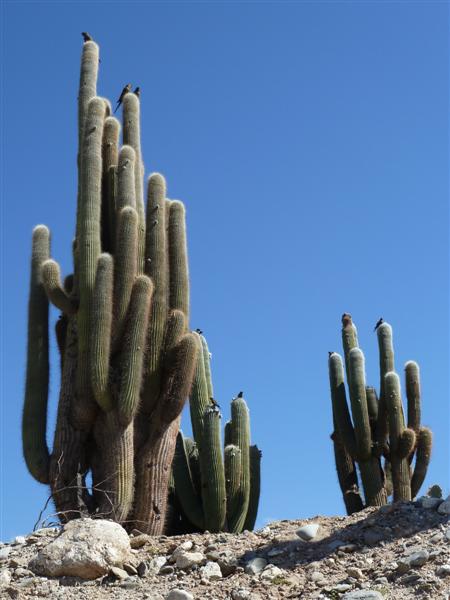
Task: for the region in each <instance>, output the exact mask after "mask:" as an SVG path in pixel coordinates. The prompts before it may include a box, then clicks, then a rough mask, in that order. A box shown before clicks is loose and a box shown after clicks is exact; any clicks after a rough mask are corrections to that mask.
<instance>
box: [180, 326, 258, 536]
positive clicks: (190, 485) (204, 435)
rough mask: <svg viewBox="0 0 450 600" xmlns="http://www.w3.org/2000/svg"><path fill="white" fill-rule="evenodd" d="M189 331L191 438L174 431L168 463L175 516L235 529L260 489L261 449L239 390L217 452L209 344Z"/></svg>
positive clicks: (253, 511)
mask: <svg viewBox="0 0 450 600" xmlns="http://www.w3.org/2000/svg"><path fill="white" fill-rule="evenodd" d="M193 335H194V336H195V339H196V344H197V349H198V355H197V364H196V369H195V377H194V382H193V386H192V391H191V395H190V402H189V406H190V414H191V423H192V431H193V435H194V440H195V441H194V440H191V439H190V438H184V437H183V435H182V434H181V432H180V434H179V436H178V440H177V451H176V453H175V459H174V463H173V467H172V469H173V476H174V482H175V494H176V497H177V500H178V503H179V505H180V508H181V516H180V519H181V520H185V521H187V522H188V523H190V524H191V526H192V527H193V528H194V529H197V530H199V531H204V530H205V529H206V530H208V531H231V532H233V533H237V532H240V531H242V530H243V529H244V528H247V529H253V527H254V525H255V521H256V516H257V512H258V503H259V494H260V462H261V452H260V451H259V450H258V448H257V446H250V422H249V414H248V408H247V404H246V402H245V400H244V399H243V398H242V397H241V396H240V395H239V397H237V398H234V399H233V400H232V402H231V421H230V422H229V423H227V424H226V425H225V448H224V456H223V457H222V451H221V441H220V418H221V415H220V411H219V407H218V405H217V403H215V401H214V398H213V385H212V378H211V367H210V353H209V348H208V344H207V342H206V339H205V338H204V336H203V335H201V334H199V333H194V334H193ZM188 529H189V530H190V528H189V527H188V528H185V531H187V530H188Z"/></svg>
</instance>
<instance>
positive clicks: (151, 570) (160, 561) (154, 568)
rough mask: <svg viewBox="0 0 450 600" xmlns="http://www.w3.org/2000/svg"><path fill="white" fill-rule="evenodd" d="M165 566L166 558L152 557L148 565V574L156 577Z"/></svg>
mask: <svg viewBox="0 0 450 600" xmlns="http://www.w3.org/2000/svg"><path fill="white" fill-rule="evenodd" d="M166 564H167V558H166V557H165V556H154V557H153V558H152V559H151V560H150V561H149V562H148V563H147V567H148V574H149V575H157V574H158V573H159V572H160V571H161V569H162V567H164V565H166Z"/></svg>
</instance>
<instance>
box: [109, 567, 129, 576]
mask: <svg viewBox="0 0 450 600" xmlns="http://www.w3.org/2000/svg"><path fill="white" fill-rule="evenodd" d="M111 573H112V574H113V575H114V577H116V579H128V573H127V572H126V571H125V570H124V569H119V567H111Z"/></svg>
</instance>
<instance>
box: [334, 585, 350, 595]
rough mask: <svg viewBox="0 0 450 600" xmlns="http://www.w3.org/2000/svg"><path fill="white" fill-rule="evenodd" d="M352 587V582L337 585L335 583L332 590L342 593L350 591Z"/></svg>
mask: <svg viewBox="0 0 450 600" xmlns="http://www.w3.org/2000/svg"><path fill="white" fill-rule="evenodd" d="M351 589H352V586H351V585H350V583H338V584H337V585H334V586H333V587H332V588H331V591H332V592H338V593H339V594H342V593H343V592H348V590H351Z"/></svg>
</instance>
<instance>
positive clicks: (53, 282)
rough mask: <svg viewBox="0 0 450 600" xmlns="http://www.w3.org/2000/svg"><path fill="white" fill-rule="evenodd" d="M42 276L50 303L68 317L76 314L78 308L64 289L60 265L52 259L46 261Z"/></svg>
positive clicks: (43, 264) (43, 265)
mask: <svg viewBox="0 0 450 600" xmlns="http://www.w3.org/2000/svg"><path fill="white" fill-rule="evenodd" d="M41 276H42V283H43V284H44V288H45V292H46V294H47V297H48V299H49V300H50V302H52V303H53V304H54V305H55V306H56V307H57V308H59V310H61V311H62V312H63V313H66V314H67V315H73V314H75V313H76V311H77V307H76V306H75V303H73V302H72V300H71V299H70V298H69V295H68V294H67V293H66V291H65V290H64V288H63V285H62V283H61V275H60V270H59V265H58V263H57V262H56V261H54V260H51V259H49V260H46V261H44V262H43V263H42V274H41Z"/></svg>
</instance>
